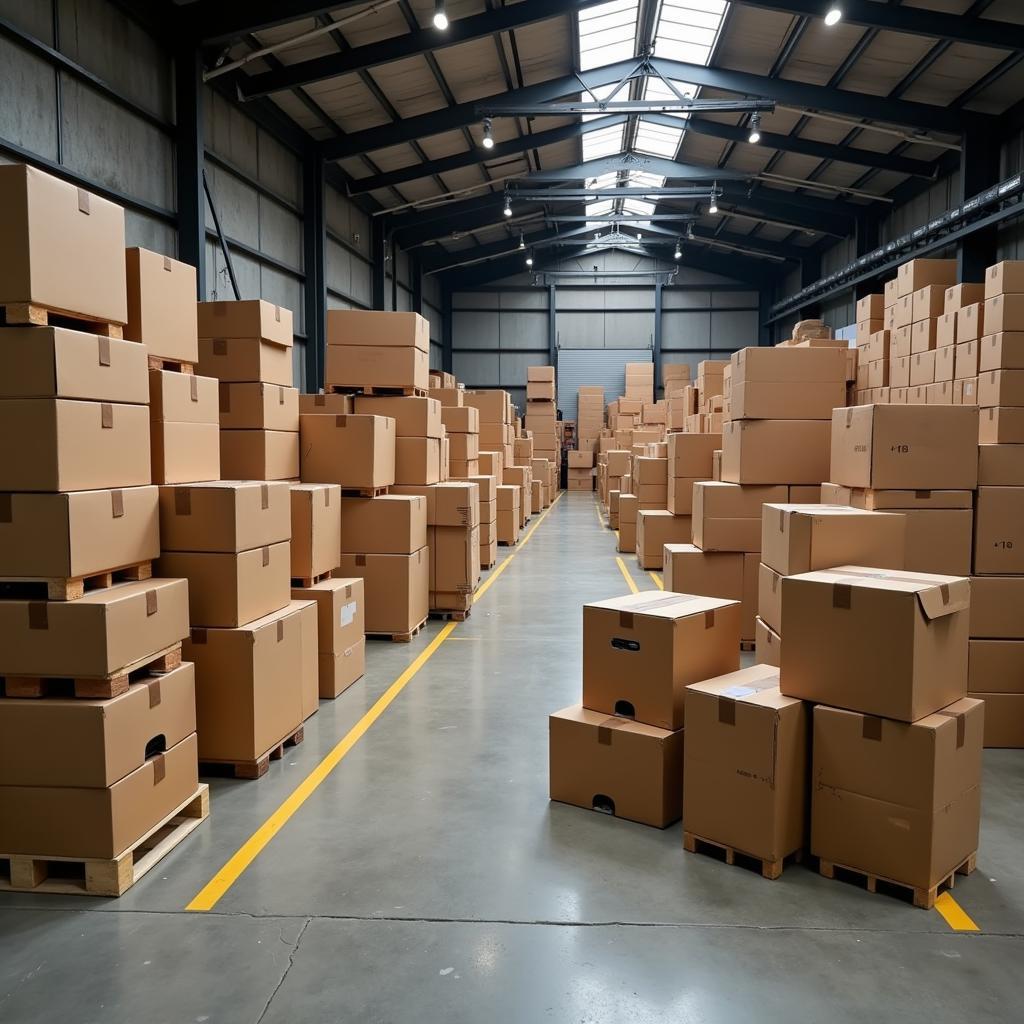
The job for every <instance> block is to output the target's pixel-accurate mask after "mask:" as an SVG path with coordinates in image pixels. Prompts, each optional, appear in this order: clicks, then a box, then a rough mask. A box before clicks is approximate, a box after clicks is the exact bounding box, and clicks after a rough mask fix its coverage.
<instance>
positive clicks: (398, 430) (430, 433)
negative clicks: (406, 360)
mask: <svg viewBox="0 0 1024 1024" xmlns="http://www.w3.org/2000/svg"><path fill="white" fill-rule="evenodd" d="M355 411H356V413H358V414H359V415H364V416H390V417H391V418H392V419H393V420H394V421H395V436H396V437H441V435H442V429H441V403H440V402H439V401H437V399H435V398H417V397H413V396H408V397H405V396H401V395H396V396H383V397H371V396H365V395H357V396H356V397H355Z"/></svg>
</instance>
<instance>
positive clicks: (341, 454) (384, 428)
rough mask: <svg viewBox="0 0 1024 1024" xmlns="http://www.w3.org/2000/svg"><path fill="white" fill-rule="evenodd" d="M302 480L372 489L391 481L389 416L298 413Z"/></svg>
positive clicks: (392, 462) (392, 423) (391, 424)
mask: <svg viewBox="0 0 1024 1024" xmlns="http://www.w3.org/2000/svg"><path fill="white" fill-rule="evenodd" d="M299 431H300V437H301V447H302V480H303V482H304V483H333V484H339V485H340V486H341V487H342V489H343V490H344V489H346V488H353V489H363V490H375V489H377V488H380V487H390V486H391V484H393V483H394V482H395V449H396V435H395V421H394V420H393V419H392V418H391V417H390V416H346V415H342V416H334V417H331V416H319V415H312V416H300V417H299Z"/></svg>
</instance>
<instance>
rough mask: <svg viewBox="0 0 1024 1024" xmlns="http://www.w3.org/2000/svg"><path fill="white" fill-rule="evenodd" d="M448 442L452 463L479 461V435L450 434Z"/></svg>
mask: <svg viewBox="0 0 1024 1024" xmlns="http://www.w3.org/2000/svg"><path fill="white" fill-rule="evenodd" d="M448 441H449V444H450V448H449V453H450V459H451V461H452V462H477V461H479V457H480V435H479V434H450V435H449V437H448ZM545 461H546V460H545Z"/></svg>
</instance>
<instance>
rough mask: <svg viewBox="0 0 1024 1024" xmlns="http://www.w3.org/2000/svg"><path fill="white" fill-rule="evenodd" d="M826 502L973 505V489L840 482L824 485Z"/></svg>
mask: <svg viewBox="0 0 1024 1024" xmlns="http://www.w3.org/2000/svg"><path fill="white" fill-rule="evenodd" d="M821 499H822V504H823V505H849V506H850V507H851V508H860V509H867V510H868V511H871V512H901V513H904V514H906V511H907V510H908V509H923V508H959V509H970V508H973V506H974V496H973V494H971V492H970V491H950V490H921V491H912V490H907V489H900V490H884V491H878V490H873V489H871V488H862V487H843V486H841V485H840V484H833V483H826V484H822V485H821Z"/></svg>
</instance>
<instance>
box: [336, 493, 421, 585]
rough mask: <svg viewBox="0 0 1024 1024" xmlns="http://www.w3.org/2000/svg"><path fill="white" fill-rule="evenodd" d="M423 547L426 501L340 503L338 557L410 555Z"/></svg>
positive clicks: (406, 497)
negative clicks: (339, 551)
mask: <svg viewBox="0 0 1024 1024" xmlns="http://www.w3.org/2000/svg"><path fill="white" fill-rule="evenodd" d="M426 543H427V499H426V498H425V497H423V496H422V495H416V494H381V495H378V496H377V497H376V498H354V497H353V498H342V499H341V552H342V554H346V555H368V554H374V555H411V554H413V553H415V552H416V551H419V549H420V548H422V547H423V546H424V545H425V544H426ZM352 575H353V576H358V575H359V573H352Z"/></svg>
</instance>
